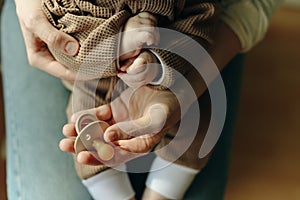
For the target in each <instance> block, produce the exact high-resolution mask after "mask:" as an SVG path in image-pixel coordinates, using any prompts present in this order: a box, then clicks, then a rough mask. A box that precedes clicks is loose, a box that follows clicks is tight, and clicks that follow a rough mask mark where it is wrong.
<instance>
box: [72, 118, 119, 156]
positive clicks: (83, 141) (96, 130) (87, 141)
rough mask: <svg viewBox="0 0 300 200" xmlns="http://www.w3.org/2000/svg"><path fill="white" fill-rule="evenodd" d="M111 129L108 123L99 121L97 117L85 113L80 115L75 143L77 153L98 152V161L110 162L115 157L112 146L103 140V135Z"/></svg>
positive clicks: (76, 125) (77, 121)
mask: <svg viewBox="0 0 300 200" xmlns="http://www.w3.org/2000/svg"><path fill="white" fill-rule="evenodd" d="M108 127H109V125H108V123H106V122H105V121H101V120H99V119H98V118H97V117H96V116H95V115H92V114H89V113H85V114H82V115H80V116H79V117H78V118H77V120H76V124H75V129H76V132H77V137H76V139H75V143H74V149H75V153H76V154H78V153H79V152H81V151H85V150H87V151H91V152H95V151H96V152H97V156H98V158H97V159H100V160H102V161H109V160H111V159H112V158H113V157H114V154H115V150H114V148H113V146H112V145H110V144H108V143H106V142H105V141H104V139H103V133H104V132H105V130H106V129H107V128H108Z"/></svg>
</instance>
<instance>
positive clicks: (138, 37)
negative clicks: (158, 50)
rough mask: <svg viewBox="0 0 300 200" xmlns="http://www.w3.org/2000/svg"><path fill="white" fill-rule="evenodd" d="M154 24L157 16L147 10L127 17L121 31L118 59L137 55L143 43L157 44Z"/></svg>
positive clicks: (157, 36) (157, 38) (156, 31)
mask: <svg viewBox="0 0 300 200" xmlns="http://www.w3.org/2000/svg"><path fill="white" fill-rule="evenodd" d="M156 26H157V18H156V17H155V16H154V15H152V14H150V13H147V12H142V13H140V14H138V15H136V16H134V17H131V18H129V19H128V21H127V22H126V24H125V27H124V32H123V33H122V39H121V45H120V55H121V56H120V60H121V61H122V60H126V59H128V58H133V57H135V56H137V55H138V54H139V53H140V51H141V49H142V47H143V45H144V44H146V45H148V46H150V45H153V44H158V42H159V33H158V30H157V27H156Z"/></svg>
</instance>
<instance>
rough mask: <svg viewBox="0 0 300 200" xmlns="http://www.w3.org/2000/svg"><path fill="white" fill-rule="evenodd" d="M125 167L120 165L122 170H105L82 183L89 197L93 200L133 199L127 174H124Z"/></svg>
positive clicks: (132, 191)
mask: <svg viewBox="0 0 300 200" xmlns="http://www.w3.org/2000/svg"><path fill="white" fill-rule="evenodd" d="M125 167H126V166H125V165H121V166H120V168H123V170H120V171H119V170H116V169H107V170H105V171H103V172H101V173H99V174H97V175H95V176H92V177H90V178H88V179H86V180H82V183H83V184H84V185H85V186H86V187H87V189H88V191H89V192H90V194H91V196H92V197H93V199H95V200H100V199H109V200H128V199H130V198H132V197H134V195H135V193H134V190H133V189H132V186H131V183H130V180H129V177H128V174H127V173H126V172H124V171H125V170H124V169H125Z"/></svg>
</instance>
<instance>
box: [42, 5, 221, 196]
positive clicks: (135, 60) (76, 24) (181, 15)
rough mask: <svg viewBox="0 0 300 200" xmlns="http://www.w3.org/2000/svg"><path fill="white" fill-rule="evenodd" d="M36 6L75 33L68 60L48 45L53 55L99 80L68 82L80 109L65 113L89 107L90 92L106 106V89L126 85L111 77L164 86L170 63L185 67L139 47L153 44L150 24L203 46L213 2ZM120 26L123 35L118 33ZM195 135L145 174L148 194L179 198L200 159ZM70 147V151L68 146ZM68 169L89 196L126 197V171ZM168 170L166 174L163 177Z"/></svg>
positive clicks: (171, 56) (67, 131) (170, 78)
mask: <svg viewBox="0 0 300 200" xmlns="http://www.w3.org/2000/svg"><path fill="white" fill-rule="evenodd" d="M43 10H44V12H45V14H46V15H47V17H48V19H49V21H50V22H51V23H52V24H53V25H54V26H55V27H57V28H58V29H60V30H62V31H64V32H66V33H68V34H70V35H72V36H73V37H75V38H77V39H78V40H79V42H80V45H81V47H80V51H79V53H78V55H77V56H75V57H70V56H66V55H63V54H61V53H59V52H56V51H55V50H53V49H52V50H51V49H50V50H51V51H52V53H53V55H54V56H55V57H56V59H57V60H58V61H60V62H61V63H62V64H64V65H66V66H68V67H70V68H71V69H73V70H74V71H77V72H80V73H82V74H84V75H88V76H96V77H100V78H101V79H100V80H99V81H98V80H96V82H97V83H96V85H97V87H96V88H93V86H92V87H91V85H94V84H95V83H94V82H95V81H94V82H93V80H91V81H87V82H83V84H82V85H75V87H78V88H77V90H76V92H77V93H76V94H73V96H74V95H76V96H77V100H78V104H79V105H80V106H74V105H73V108H74V107H75V110H74V111H73V112H76V111H81V110H83V109H88V108H90V107H89V106H87V105H85V103H86V102H89V101H87V99H88V98H94V96H93V94H96V95H95V96H96V98H95V99H93V100H95V105H96V106H100V105H104V104H107V103H110V102H111V98H112V95H113V93H114V92H116V91H117V92H119V93H122V92H123V91H124V88H126V86H124V85H122V84H121V85H116V84H117V83H119V81H118V78H117V77H119V78H120V79H121V80H123V81H124V82H125V83H126V85H127V86H129V87H133V88H138V87H140V86H143V85H147V84H151V85H156V87H157V89H164V88H165V87H168V86H170V85H172V83H173V82H174V81H175V80H174V76H173V74H172V72H171V71H172V70H170V68H174V69H176V70H177V71H179V72H181V73H182V74H185V73H186V72H188V71H189V70H190V69H191V68H192V66H191V65H190V64H189V63H188V62H187V61H185V60H183V59H181V58H180V57H179V56H176V55H174V54H172V53H170V52H168V51H164V50H160V49H155V48H151V49H149V50H143V49H142V48H143V45H148V46H150V45H155V44H157V43H158V42H159V34H158V32H157V29H156V26H157V23H158V21H162V22H163V23H162V24H161V25H163V26H165V27H168V28H172V29H174V30H177V31H180V32H183V33H186V34H190V35H191V36H194V37H197V39H198V40H199V41H200V42H202V44H204V45H207V44H209V42H210V34H211V32H210V30H211V29H213V24H214V23H213V21H212V19H213V18H214V16H215V5H214V4H213V1H205V3H203V1H201V2H197V1H192V0H191V1H186V2H185V1H180V0H179V1H176V3H175V2H174V1H172V0H164V1H163V0H156V1H151V0H145V1H112V0H103V1H100V0H96V1H79V0H75V1H73V0H72V1H71V0H63V1H58V0H43ZM150 13H155V14H150ZM158 19H159V20H158ZM207 22H211V23H207ZM121 27H122V28H121ZM122 30H123V31H124V32H123V33H122V34H119V33H120V32H121V31H122ZM119 36H121V37H119ZM176 42H180V41H176ZM132 49H134V51H132ZM155 63H160V64H162V66H159V65H156V64H155ZM153 64H154V65H153ZM161 86H163V87H161ZM70 108H71V105H69V109H68V110H69V112H68V115H69V118H70V116H71V114H72V112H70ZM76 109H77V110H76ZM63 132H64V134H65V135H67V136H76V132H75V129H74V124H72V123H70V124H68V125H67V126H65V127H64V130H63ZM175 134H176V127H174V128H172V129H170V130H169V131H168V135H169V136H168V137H167V138H164V137H162V139H161V141H162V142H161V143H160V145H159V146H163V145H164V144H166V143H168V142H169V141H170V135H171V136H174V135H175ZM202 136H203V131H199V133H198V135H197V137H196V138H195V140H197V139H198V140H199V141H198V142H195V144H193V145H194V146H193V147H191V148H190V149H189V150H188V151H187V152H186V153H185V154H184V155H182V157H180V158H179V159H178V161H176V163H173V164H171V165H169V166H168V167H166V168H164V169H162V170H160V172H159V173H156V174H152V173H150V175H149V177H148V180H147V183H146V186H147V188H148V191H150V196H152V195H151V193H153V194H156V193H157V194H158V195H159V198H161V199H164V198H165V199H170V198H171V199H180V198H182V197H183V195H184V193H185V191H186V190H187V188H188V187H189V185H190V184H191V182H192V180H193V178H194V176H195V175H196V174H197V173H198V172H199V171H200V169H201V168H202V167H203V166H204V165H205V163H206V160H207V159H203V160H202V159H199V158H198V157H197V153H198V151H199V149H200V146H201V143H202V141H201V138H202ZM70 140H73V139H70ZM70 151H71V152H73V151H74V149H71V150H70ZM171 157H172V155H168V152H163V153H162V154H158V157H157V158H156V159H155V161H154V165H161V164H166V163H168V160H169V158H171ZM75 167H76V170H77V173H78V175H79V176H80V178H82V179H83V183H84V185H85V186H86V187H87V188H88V190H89V191H90V193H91V195H92V196H93V197H94V198H95V199H100V198H103V199H130V198H134V192H133V190H132V188H131V186H130V182H129V180H128V177H127V174H126V173H122V172H117V171H116V170H114V169H108V167H106V166H103V165H99V166H89V165H83V164H79V163H78V162H77V161H76V159H75ZM170 173H171V174H174V176H169V175H168V174H170ZM178 175H180V178H179V177H178ZM156 180H163V183H164V185H159V184H157V181H156ZM180 181H181V182H180ZM174 183H175V184H174ZM162 186H163V187H162Z"/></svg>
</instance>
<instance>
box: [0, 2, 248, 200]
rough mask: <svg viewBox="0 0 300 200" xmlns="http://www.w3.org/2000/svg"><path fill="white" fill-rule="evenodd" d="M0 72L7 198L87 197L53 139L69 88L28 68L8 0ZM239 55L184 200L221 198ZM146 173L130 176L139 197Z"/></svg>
mask: <svg viewBox="0 0 300 200" xmlns="http://www.w3.org/2000/svg"><path fill="white" fill-rule="evenodd" d="M1 43H2V48H1V50H2V74H3V85H4V101H5V117H6V135H7V186H8V197H9V199H12V200H16V199H24V200H47V199H49V200H50V199H51V200H53V199H55V200H60V199H61V200H77V199H78V200H83V199H84V200H87V199H91V197H90V196H89V194H88V192H87V190H86V189H85V188H84V187H83V185H82V184H81V181H80V179H79V178H78V177H77V175H76V173H75V170H74V167H73V160H72V156H70V155H69V154H67V153H64V152H61V151H60V150H59V149H58V143H59V141H60V139H61V138H63V136H62V134H61V128H62V126H63V125H64V124H65V123H66V122H67V119H66V114H65V108H66V105H67V101H68V97H69V92H68V91H67V90H66V89H65V88H64V87H63V86H62V84H61V81H60V80H59V79H57V78H54V77H51V76H50V75H48V74H46V73H44V72H41V71H39V70H36V69H33V68H32V67H31V66H30V65H29V64H28V61H27V56H26V51H25V47H24V42H23V38H22V35H21V30H20V27H19V24H18V20H17V17H16V14H15V6H14V2H13V0H7V1H6V4H5V6H4V10H3V13H2V26H1ZM241 65H242V59H241V57H240V56H239V57H237V58H236V59H234V60H233V61H232V62H231V64H229V66H228V67H227V68H226V69H225V70H224V71H223V72H222V75H223V79H224V83H225V87H226V90H227V97H228V113H227V119H226V123H225V127H224V130H223V133H222V135H221V138H220V140H219V142H218V144H217V146H216V149H215V151H214V153H213V155H212V157H211V159H210V161H209V163H208V164H207V166H206V167H205V168H204V169H203V170H202V172H201V173H200V174H199V175H198V176H197V178H196V179H195V181H194V182H193V184H192V186H191V188H190V189H189V191H188V192H187V194H186V197H185V199H195V200H196V199H204V200H218V199H222V197H223V194H224V189H225V185H226V177H227V175H226V174H227V167H228V163H229V152H230V146H231V139H232V133H233V127H234V126H233V125H234V121H235V120H234V119H235V113H236V108H237V102H238V96H239V93H238V91H239V85H240V77H241V70H242V68H241ZM145 176H146V174H131V180H132V182H133V186H134V188H135V189H136V191H137V195H138V196H140V195H141V191H142V189H143V187H144V185H143V182H144V179H145Z"/></svg>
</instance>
